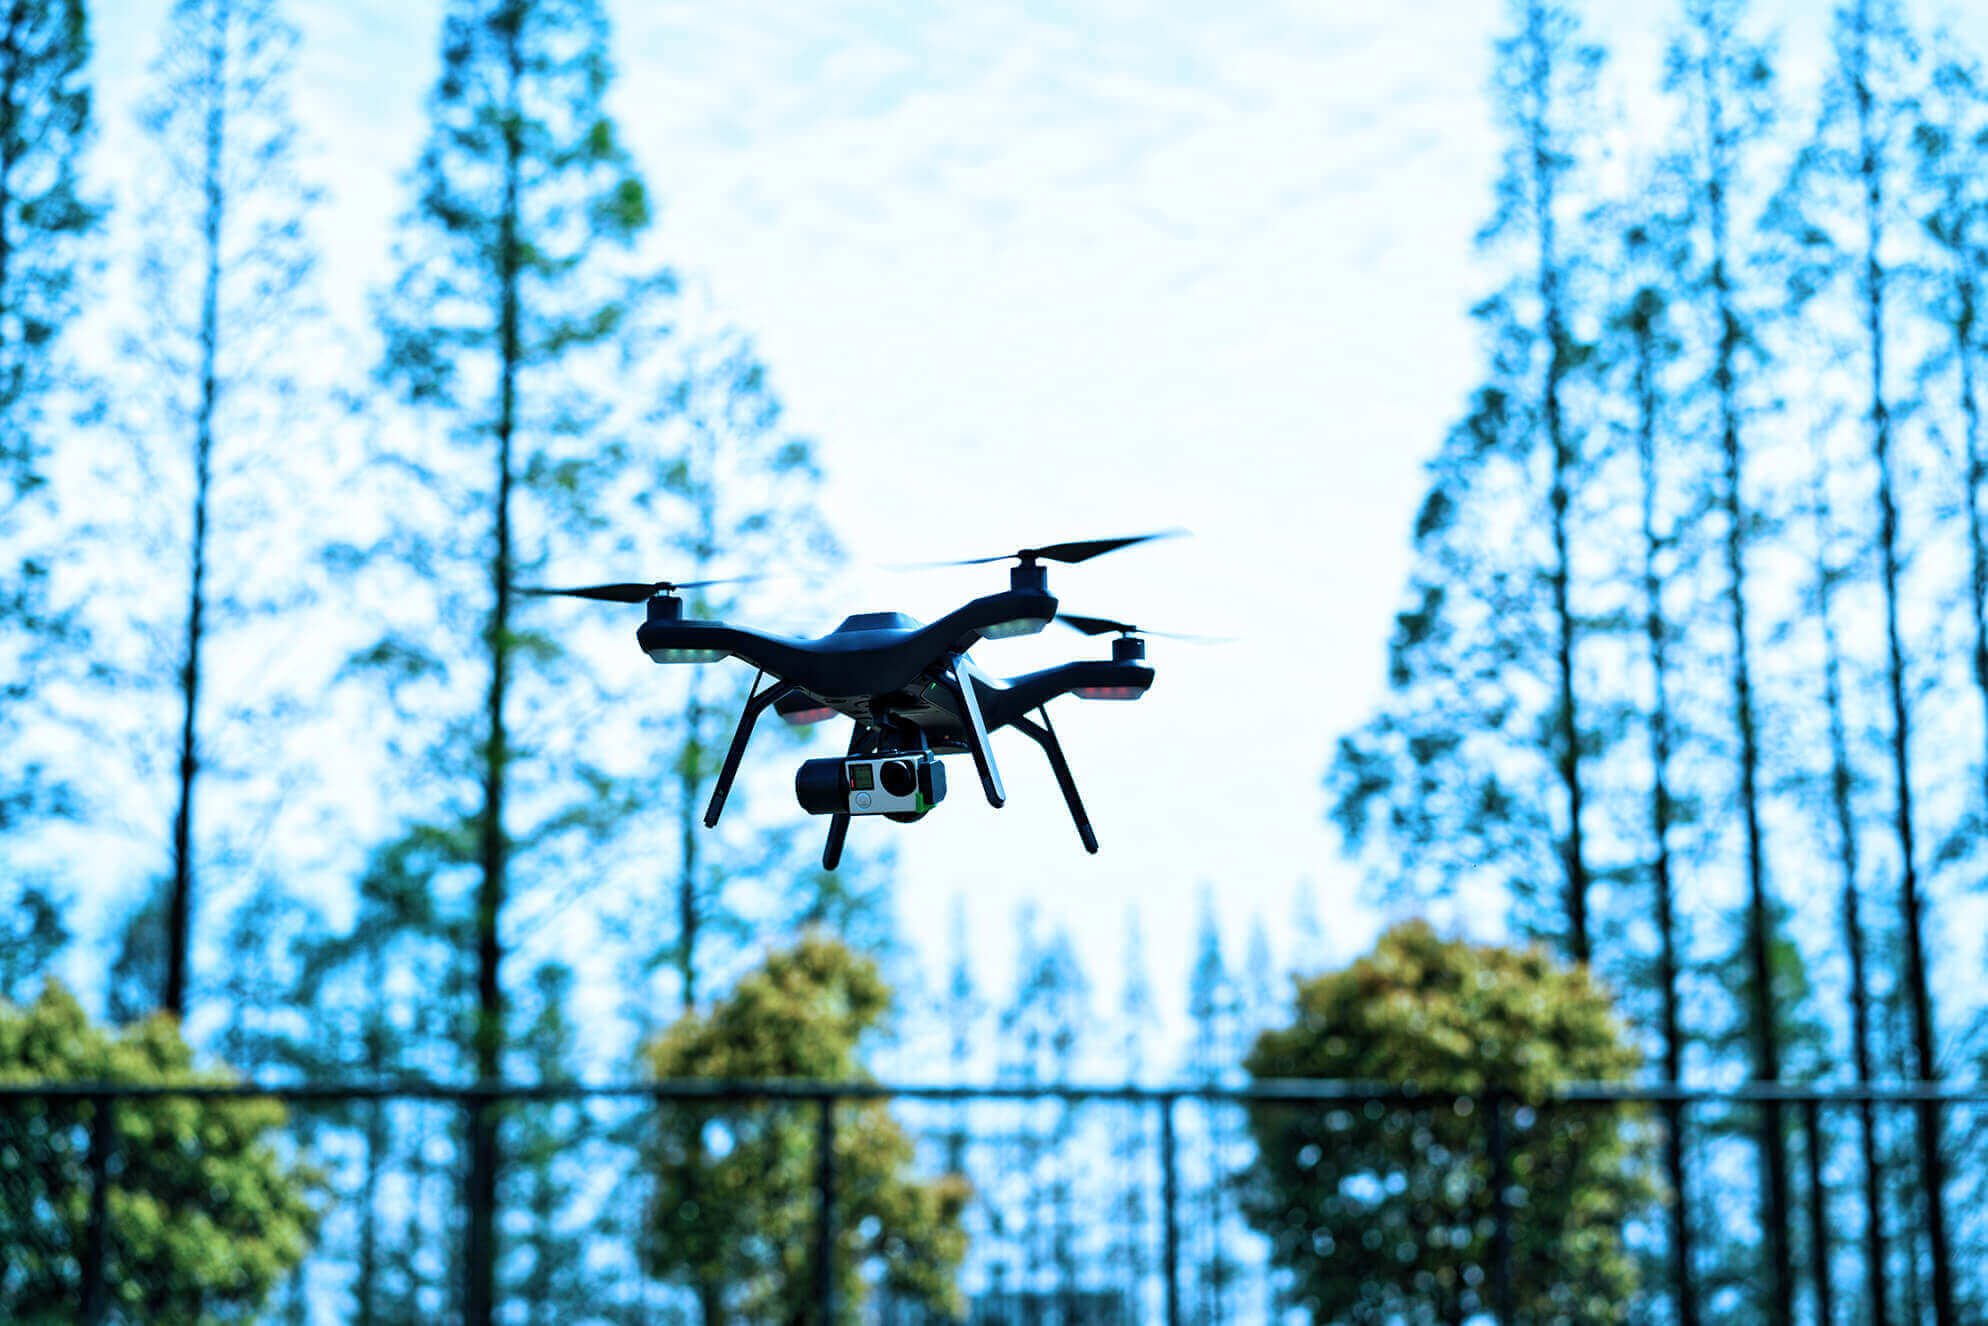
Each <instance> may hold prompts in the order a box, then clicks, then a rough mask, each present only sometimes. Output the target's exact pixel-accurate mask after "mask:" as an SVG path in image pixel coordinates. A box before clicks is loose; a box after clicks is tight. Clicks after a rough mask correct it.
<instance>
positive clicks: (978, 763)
mask: <svg viewBox="0 0 1988 1326" xmlns="http://www.w3.org/2000/svg"><path fill="white" fill-rule="evenodd" d="M951 681H952V684H953V694H955V695H957V696H958V697H959V711H960V717H962V718H964V719H965V720H966V724H965V726H966V748H967V750H968V751H970V752H971V753H972V755H973V767H974V769H975V770H976V771H978V772H979V774H980V790H981V791H983V792H985V793H986V794H987V804H988V805H990V806H992V807H994V808H995V809H996V810H999V809H1000V808H1001V807H1002V806H1005V805H1007V804H1008V792H1007V789H1006V788H1004V787H1002V786H1001V771H1000V770H999V769H998V768H996V767H995V765H994V752H993V750H992V748H991V747H990V746H989V745H988V741H987V720H986V719H984V718H982V717H981V716H980V697H979V696H977V695H975V694H974V693H973V678H971V677H969V676H967V675H966V674H965V673H963V672H961V671H960V670H959V668H958V666H957V665H956V666H955V667H954V668H953V671H952V676H951Z"/></svg>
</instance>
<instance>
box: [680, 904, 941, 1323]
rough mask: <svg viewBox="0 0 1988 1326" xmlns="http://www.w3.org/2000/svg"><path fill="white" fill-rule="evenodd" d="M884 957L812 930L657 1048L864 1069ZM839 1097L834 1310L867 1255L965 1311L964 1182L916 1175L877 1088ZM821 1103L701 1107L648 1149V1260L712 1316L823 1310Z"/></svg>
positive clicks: (852, 1293)
mask: <svg viewBox="0 0 1988 1326" xmlns="http://www.w3.org/2000/svg"><path fill="white" fill-rule="evenodd" d="M890 1004H891V992H890V988H889V987H888V986H886V985H885V984H884V981H883V977H882V975H881V974H880V973H879V972H878V970H877V965H876V964H875V963H874V962H872V961H871V960H870V959H868V958H865V957H861V956H859V955H857V954H855V953H853V952H851V951H850V950H849V949H848V948H847V947H846V946H844V945H843V944H841V943H839V942H837V941H835V940H833V939H829V938H826V937H824V936H821V935H810V936H808V937H806V938H804V939H802V940H801V942H800V943H798V944H797V945H796V946H795V947H793V948H791V949H788V950H785V951H782V952H777V953H774V954H771V955H770V956H769V957H768V958H767V959H766V961H765V962H764V963H763V964H762V965H761V966H759V967H758V968H756V969H755V970H753V971H752V972H750V973H748V974H747V975H746V977H745V978H744V979H743V980H741V981H740V982H739V984H738V986H737V987H736V988H735V989H734V990H733V991H732V993H731V994H730V995H729V996H727V997H726V998H724V999H721V1000H719V1001H718V1002H717V1003H716V1004H715V1005H714V1006H713V1007H712V1008H711V1009H710V1011H709V1012H706V1013H692V1014H688V1015H686V1016H685V1017H683V1018H682V1019H680V1020H679V1021H677V1022H676V1023H675V1024H673V1025H672V1026H670V1027H669V1028H668V1029H667V1030H666V1031H664V1032H663V1033H662V1034H661V1035H660V1036H658V1037H657V1038H656V1040H655V1041H654V1042H653V1043H652V1044H651V1045H650V1046H649V1049H648V1052H647V1053H648V1058H649V1063H650V1066H651V1067H652V1068H653V1069H654V1071H655V1073H656V1075H657V1076H658V1077H663V1078H675V1077H690V1078H732V1079H738V1078H758V1079H765V1078H811V1079H815V1080H820V1081H835V1082H852V1081H863V1080H867V1079H868V1074H867V1073H865V1072H864V1070H863V1067H862V1064H861V1061H860V1060H859V1059H858V1057H857V1051H858V1049H859V1047H860V1045H861V1042H862V1041H863V1039H864V1037H865V1035H866V1034H867V1033H869V1032H870V1031H872V1030H874V1029H875V1028H876V1027H877V1026H878V1025H879V1024H880V1023H881V1021H882V1020H883V1018H884V1016H885V1015H886V1014H887V1013H888V1012H889V1010H890ZM835 1108H836V1122H835V1172H836V1191H837V1194H838V1199H837V1204H836V1259H835V1260H836V1265H835V1271H836V1277H837V1279H836V1284H837V1297H838V1302H839V1304H840V1313H841V1315H840V1317H839V1318H838V1320H847V1321H855V1320H856V1319H857V1314H858V1312H859V1310H860V1308H861V1306H862V1301H863V1295H864V1291H865V1287H866V1284H865V1282H866V1277H865V1276H864V1275H863V1274H862V1272H863V1270H864V1268H865V1267H866V1266H877V1265H880V1266H881V1269H882V1272H883V1280H884V1283H885V1284H886V1285H887V1286H888V1287H889V1288H890V1289H891V1291H892V1292H893V1293H895V1294H897V1295H900V1296H902V1297H906V1298H910V1299H913V1300H916V1301H918V1302H921V1303H923V1304H925V1305H927V1306H928V1307H931V1308H933V1309H935V1310H938V1311H940V1312H944V1313H947V1314H949V1315H954V1316H957V1315H958V1314H959V1313H960V1311H961V1309H962V1307H963V1304H962V1302H961V1299H960V1296H959V1290H958V1287H957V1285H956V1283H955V1278H954V1277H955V1274H956V1272H957V1271H958V1269H959V1264H960V1261H961V1260H962V1259H963V1258H964V1257H965V1255H966V1233H965V1231H964V1229H963V1228H962V1227H961V1223H960V1219H961V1214H962V1212H963V1210H964V1208H965V1206H966V1199H967V1187H966V1182H965V1180H964V1179H962V1178H960V1177H959V1176H957V1175H947V1176H944V1177H942V1178H939V1179H935V1180H929V1181H921V1180H918V1179H914V1178H912V1177H911V1175H910V1174H909V1170H910V1167H911V1163H912V1144H911V1139H910V1138H909V1137H908V1136H906V1134H905V1132H904V1130H903V1129H902V1128H900V1127H899V1126H898V1124H897V1121H896V1120H894V1119H893V1118H891V1116H890V1112H889V1110H888V1109H887V1108H886V1107H885V1105H884V1104H883V1102H881V1101H865V1102H860V1103H844V1104H841V1105H838V1106H836V1107H835ZM816 1125H817V1117H816V1114H815V1110H814V1109H812V1108H808V1107H803V1106H797V1105H795V1104H793V1103H791V1102H772V1103H767V1104H762V1105H745V1106H738V1107H724V1108H721V1109H717V1110H713V1111H708V1112H707V1111H699V1112H697V1113H696V1115H695V1117H687V1118H686V1119H685V1120H684V1121H683V1126H678V1127H672V1126H669V1125H668V1124H665V1125H664V1126H663V1127H661V1128H659V1129H658V1130H657V1133H656V1136H655V1137H654V1139H653V1140H652V1142H651V1144H650V1147H649V1154H648V1157H647V1162H648V1166H649V1168H650V1169H651V1171H652V1172H654V1173H655V1174H656V1176H657V1178H658V1183H657V1187H656V1194H655V1198H654V1201H653V1204H652V1205H651V1207H650V1212H649V1218H648V1221H647V1230H646V1231H645V1233H646V1235H647V1237H646V1240H645V1244H644V1248H643V1258H644V1261H645V1262H646V1264H647V1266H648V1268H649V1270H650V1271H651V1273H653V1274H656V1275H659V1276H664V1277H671V1278H679V1277H680V1278H686V1279H689V1280H691V1281H693V1282H694V1283H696V1284H697V1285H698V1287H699V1289H700V1293H701V1295H702V1297H703V1298H704V1302H705V1310H706V1321H707V1322H710V1321H711V1320H712V1319H713V1317H712V1314H713V1313H714V1312H715V1313H716V1317H717V1319H718V1320H724V1319H726V1318H727V1317H728V1316H729V1315H730V1314H732V1313H734V1312H735V1313H737V1314H738V1315H739V1316H741V1317H743V1318H744V1319H747V1320H751V1321H765V1322H795V1323H799V1322H809V1321H813V1320H814V1315H813V1314H814V1305H813V1296H814V1288H815V1266H814V1249H815V1228H816V1226H815V1219H816V1212H817V1205H816V1188H815V1177H816V1173H817V1161H818V1156H817V1154H816V1150H815V1139H816Z"/></svg>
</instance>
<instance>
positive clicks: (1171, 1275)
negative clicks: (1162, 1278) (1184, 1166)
mask: <svg viewBox="0 0 1988 1326" xmlns="http://www.w3.org/2000/svg"><path fill="white" fill-rule="evenodd" d="M1179 1099H1180V1098H1179V1097H1178V1096H1176V1095H1174V1094H1173V1093H1172V1092H1168V1093H1167V1094H1165V1095H1163V1096H1161V1097H1160V1206H1161V1208H1162V1210H1163V1214H1164V1217H1165V1219H1164V1222H1163V1224H1162V1229H1163V1230H1164V1239H1163V1243H1162V1255H1163V1259H1164V1261H1165V1271H1166V1288H1167V1326H1180V1209H1179V1208H1180V1168H1179V1166H1178V1164H1177V1163H1176V1157H1175V1155H1174V1135H1173V1109H1174V1103H1175V1102H1176V1101H1177V1100H1179Z"/></svg>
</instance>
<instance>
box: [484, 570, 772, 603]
mask: <svg viewBox="0 0 1988 1326" xmlns="http://www.w3.org/2000/svg"><path fill="white" fill-rule="evenodd" d="M765 578H766V577H764V576H725V577H723V578H721V579H718V580H657V581H653V582H651V583H649V584H636V583H633V582H629V583H624V584H618V585H579V586H576V587H574V588H572V589H549V588H546V587H545V586H542V585H520V586H518V592H519V593H520V594H540V595H559V596H562V597H565V598H569V599H598V600H600V601H602V602H604V603H643V602H646V601H647V600H649V599H652V598H654V597H656V595H658V594H674V593H676V592H677V591H678V590H683V589H704V588H706V587H708V586H711V585H743V584H747V583H749V582H751V581H754V580H764V579H765Z"/></svg>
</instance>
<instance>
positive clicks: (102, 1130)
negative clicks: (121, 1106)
mask: <svg viewBox="0 0 1988 1326" xmlns="http://www.w3.org/2000/svg"><path fill="white" fill-rule="evenodd" d="M89 1104H90V1153H89V1159H88V1161H87V1165H88V1168H89V1173H90V1223H89V1226H88V1227H87V1228H86V1229H85V1231H84V1234H83V1312H82V1321H83V1323H84V1326H98V1323H100V1322H102V1321H103V1320H104V1317H105V1315H106V1314H107V1313H108V1312H109V1310H110V1304H109V1289H110V1286H109V1284H108V1282H107V1281H106V1279H105V1276H104V1260H105V1251H106V1248H107V1246H108V1244H109V1242H110V1149H111V1147H112V1146H113V1145H115V1139H116V1133H115V1131H114V1130H113V1129H112V1127H111V1124H112V1122H113V1120H114V1115H115V1111H116V1109H117V1102H116V1101H114V1100H112V1099H111V1098H109V1097H107V1096H92V1097H91V1098H90V1101H89Z"/></svg>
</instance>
